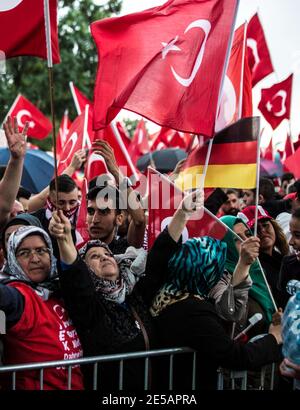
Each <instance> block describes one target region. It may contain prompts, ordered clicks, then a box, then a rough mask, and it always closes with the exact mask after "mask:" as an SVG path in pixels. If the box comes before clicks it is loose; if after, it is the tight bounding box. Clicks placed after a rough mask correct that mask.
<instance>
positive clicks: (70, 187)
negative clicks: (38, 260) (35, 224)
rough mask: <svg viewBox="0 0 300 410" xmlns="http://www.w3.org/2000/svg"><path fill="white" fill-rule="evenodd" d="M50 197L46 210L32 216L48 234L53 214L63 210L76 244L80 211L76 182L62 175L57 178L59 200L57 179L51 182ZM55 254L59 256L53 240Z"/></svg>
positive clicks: (43, 209)
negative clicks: (55, 211) (76, 229)
mask: <svg viewBox="0 0 300 410" xmlns="http://www.w3.org/2000/svg"><path fill="white" fill-rule="evenodd" d="M49 190H50V192H49V196H48V199H47V204H46V208H42V209H39V210H38V211H36V212H33V213H32V215H34V216H36V217H37V218H38V219H39V220H40V222H41V224H42V227H43V229H44V230H45V231H46V232H49V223H50V219H51V218H52V212H53V211H54V210H56V209H62V211H63V213H64V214H65V215H66V216H67V217H68V219H69V220H70V222H71V225H72V228H73V231H72V236H73V240H74V243H76V233H75V227H76V221H77V213H78V209H79V201H78V188H77V185H76V184H75V182H74V181H73V179H72V178H71V177H69V175H66V174H62V175H59V176H58V177H57V192H58V194H57V199H58V202H57V200H56V186H55V179H53V180H52V181H51V182H50V185H49ZM52 244H53V252H54V254H55V256H57V255H58V247H57V243H56V240H55V239H52Z"/></svg>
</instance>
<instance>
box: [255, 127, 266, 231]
mask: <svg viewBox="0 0 300 410" xmlns="http://www.w3.org/2000/svg"><path fill="white" fill-rule="evenodd" d="M263 130H264V128H263V129H262V131H263ZM261 134H262V133H261V132H260V133H259V135H258V139H257V153H256V191H255V216H254V236H257V218H258V198H259V179H260V140H261Z"/></svg>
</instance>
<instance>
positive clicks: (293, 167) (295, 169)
mask: <svg viewBox="0 0 300 410" xmlns="http://www.w3.org/2000/svg"><path fill="white" fill-rule="evenodd" d="M284 165H285V167H286V168H287V169H288V170H289V171H290V172H292V173H293V174H294V175H295V177H296V178H297V179H299V178H300V148H298V149H297V151H295V153H294V154H293V155H290V156H289V157H288V158H287V159H286V160H285V161H284Z"/></svg>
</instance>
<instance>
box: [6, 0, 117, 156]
mask: <svg viewBox="0 0 300 410" xmlns="http://www.w3.org/2000/svg"><path fill="white" fill-rule="evenodd" d="M58 3H59V8H58V9H59V13H58V16H59V30H58V31H59V46H60V56H61V63H60V64H56V65H55V66H54V98H55V116H56V129H58V127H59V123H60V120H61V118H62V116H63V113H64V110H65V109H66V108H68V109H69V112H70V117H71V118H73V119H74V118H75V117H76V115H77V113H76V111H75V108H74V103H73V100H72V96H71V93H70V91H69V81H74V84H75V85H76V86H77V87H78V88H79V89H80V90H82V91H83V93H85V94H86V95H87V97H89V98H90V99H92V95H93V88H94V81H95V76H96V70H97V59H98V58H97V50H96V46H95V44H94V42H93V39H92V37H91V34H90V32H89V25H90V24H91V23H92V22H93V21H96V20H100V19H103V18H105V17H109V16H111V15H116V14H118V13H119V12H120V10H121V4H122V1H121V0H108V1H107V3H106V4H105V5H103V6H97V5H95V4H94V2H93V0H84V1H82V0H81V1H80V0H75V1H74V0H59V2H58ZM6 71H7V73H6V75H4V76H0V120H1V121H3V119H4V117H5V115H6V113H7V111H8V109H9V107H10V106H11V104H12V103H13V101H14V99H15V98H16V96H17V94H18V93H21V94H23V95H24V96H25V97H26V98H28V99H29V100H30V101H32V102H33V103H34V104H35V105H36V106H37V107H38V108H39V109H40V110H41V111H42V112H43V113H44V114H45V115H47V116H48V117H49V118H50V116H51V114H50V99H49V85H48V84H49V83H48V69H47V63H46V62H45V61H44V60H41V59H38V58H34V57H19V58H13V59H10V60H8V61H7V65H6ZM32 141H33V142H34V143H35V144H37V145H39V146H40V147H41V148H42V149H46V150H50V149H51V147H52V138H51V136H50V137H48V138H47V139H46V140H43V141H38V140H32Z"/></svg>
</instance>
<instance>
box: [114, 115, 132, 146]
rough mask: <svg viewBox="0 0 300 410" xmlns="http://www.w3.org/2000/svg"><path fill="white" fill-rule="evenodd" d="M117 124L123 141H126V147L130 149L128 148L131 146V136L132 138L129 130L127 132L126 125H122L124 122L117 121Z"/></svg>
mask: <svg viewBox="0 0 300 410" xmlns="http://www.w3.org/2000/svg"><path fill="white" fill-rule="evenodd" d="M116 126H117V129H118V131H119V134H120V136H121V138H122V141H123V143H124V145H125V147H126V149H127V151H128V149H129V147H130V144H131V138H130V136H129V134H128V132H127V129H126V127H125V125H122V123H121V122H120V121H116Z"/></svg>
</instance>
